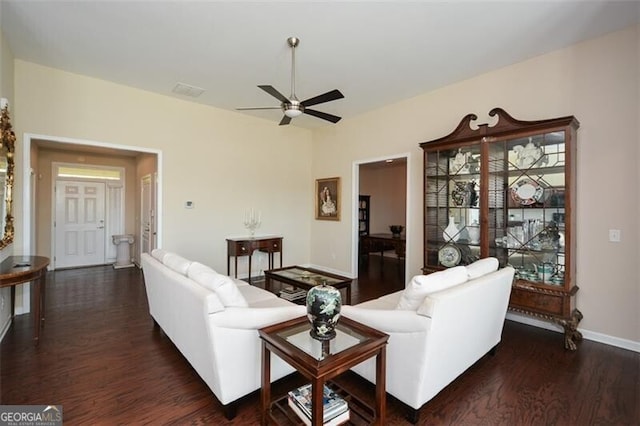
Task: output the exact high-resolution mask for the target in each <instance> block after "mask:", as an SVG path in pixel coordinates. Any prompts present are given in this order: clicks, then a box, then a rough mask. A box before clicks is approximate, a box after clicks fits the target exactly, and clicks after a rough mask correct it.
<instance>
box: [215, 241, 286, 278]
mask: <svg viewBox="0 0 640 426" xmlns="http://www.w3.org/2000/svg"><path fill="white" fill-rule="evenodd" d="M255 250H259V251H262V252H265V253H268V255H269V269H273V267H274V265H273V263H274V259H273V256H274V253H280V267H281V268H282V237H278V236H266V237H238V238H227V275H231V257H232V256H233V257H235V269H234V274H235V277H236V278H238V257H239V256H249V283H251V257H252V256H251V255H252V254H253V252H254V251H255Z"/></svg>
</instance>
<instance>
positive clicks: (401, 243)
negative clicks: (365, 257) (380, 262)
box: [360, 234, 407, 259]
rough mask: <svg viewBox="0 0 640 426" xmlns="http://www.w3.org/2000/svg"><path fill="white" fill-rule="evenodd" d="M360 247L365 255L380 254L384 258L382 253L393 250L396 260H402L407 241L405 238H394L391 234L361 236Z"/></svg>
mask: <svg viewBox="0 0 640 426" xmlns="http://www.w3.org/2000/svg"><path fill="white" fill-rule="evenodd" d="M360 238H361V239H362V247H363V249H364V251H365V253H367V254H369V253H371V252H376V251H379V252H380V256H384V251H385V250H388V249H394V250H395V251H396V255H397V256H398V259H403V258H404V253H405V251H406V244H407V241H406V239H405V237H397V238H396V237H394V236H393V235H392V234H371V235H363V236H361V237H360Z"/></svg>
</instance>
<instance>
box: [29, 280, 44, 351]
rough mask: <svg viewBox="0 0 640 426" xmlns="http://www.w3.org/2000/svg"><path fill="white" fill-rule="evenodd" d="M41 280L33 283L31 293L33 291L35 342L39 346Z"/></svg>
mask: <svg viewBox="0 0 640 426" xmlns="http://www.w3.org/2000/svg"><path fill="white" fill-rule="evenodd" d="M41 288H42V286H41V285H40V279H37V280H35V281H33V282H32V287H31V291H33V340H34V341H35V344H36V345H37V344H38V342H39V341H40V296H41V295H40V289H41Z"/></svg>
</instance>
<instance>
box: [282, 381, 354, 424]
mask: <svg viewBox="0 0 640 426" xmlns="http://www.w3.org/2000/svg"><path fill="white" fill-rule="evenodd" d="M288 400H289V407H291V409H292V410H293V411H294V412H295V413H296V414H297V415H298V417H300V419H302V421H303V422H304V424H305V425H308V426H310V425H311V412H312V409H311V384H307V385H304V386H300V387H299V388H296V389H294V390H292V391H290V392H289V398H288ZM322 404H323V405H324V410H323V416H322V421H323V425H324V426H336V425H340V424H342V423H344V422H346V421H347V420H349V406H348V405H347V402H346V401H345V400H344V399H342V398H341V397H340V395H338V394H337V393H335V392H333V391H332V390H331V389H330V388H329V387H328V386H327V385H325V386H324V389H323V395H322Z"/></svg>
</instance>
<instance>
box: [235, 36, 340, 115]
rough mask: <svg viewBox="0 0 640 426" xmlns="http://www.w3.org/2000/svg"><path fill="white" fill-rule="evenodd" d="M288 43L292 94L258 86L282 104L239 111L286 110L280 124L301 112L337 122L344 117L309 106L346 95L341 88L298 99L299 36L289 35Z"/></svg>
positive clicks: (242, 108)
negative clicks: (297, 56) (297, 54)
mask: <svg viewBox="0 0 640 426" xmlns="http://www.w3.org/2000/svg"><path fill="white" fill-rule="evenodd" d="M287 43H288V44H289V47H291V95H290V96H289V97H288V98H287V97H286V96H284V95H283V94H282V93H280V92H278V91H277V90H276V89H275V88H274V87H273V86H266V85H262V86H258V87H259V88H261V89H262V90H264V91H265V92H267V93H268V94H270V95H271V96H273V97H274V98H276V99H278V100H279V101H280V106H268V107H241V108H236V109H237V110H239V111H246V110H258V109H281V110H282V111H283V112H284V116H283V117H282V120H280V126H283V125H286V124H289V123H291V119H292V118H294V117H298V116H299V115H301V114H309V115H312V116H314V117H318V118H321V119H323V120H327V121H330V122H332V123H337V122H338V121H340V119H341V118H342V117H338V116H336V115H332V114H327V113H326V112H322V111H317V110H315V109H309V108H308V107H310V106H312V105H317V104H322V103H325V102H330V101H335V100H336V99H341V98H344V95H343V94H342V93H340V91H339V90H337V89H334V90H331V91H329V92H327V93H323V94H321V95H318V96H314V97H313V98H309V99H306V100H304V101H302V102H300V101H299V100H298V98H297V96H296V47H297V46H298V44H300V39H299V38H297V37H289V38H288V39H287Z"/></svg>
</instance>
